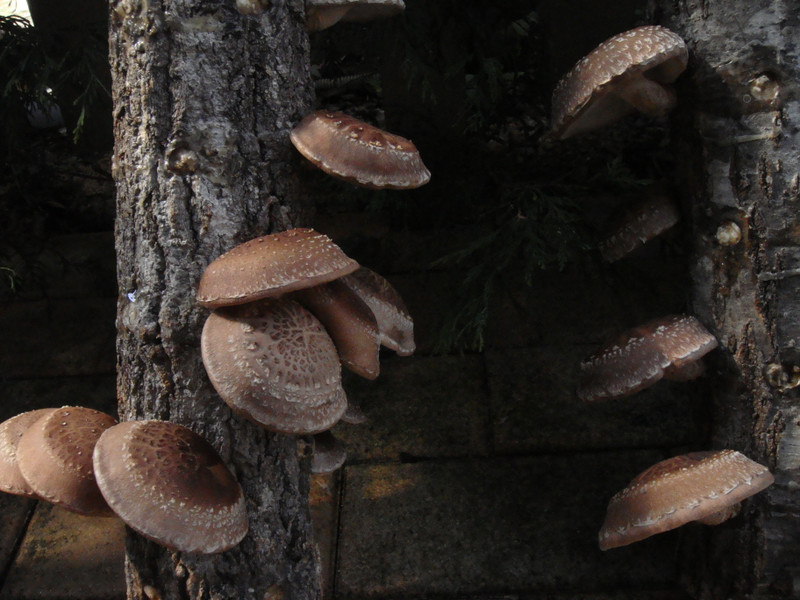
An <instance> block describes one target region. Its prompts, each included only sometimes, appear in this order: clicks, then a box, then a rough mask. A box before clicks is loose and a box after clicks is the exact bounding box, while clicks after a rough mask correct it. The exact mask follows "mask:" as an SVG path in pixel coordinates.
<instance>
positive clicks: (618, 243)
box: [599, 194, 680, 262]
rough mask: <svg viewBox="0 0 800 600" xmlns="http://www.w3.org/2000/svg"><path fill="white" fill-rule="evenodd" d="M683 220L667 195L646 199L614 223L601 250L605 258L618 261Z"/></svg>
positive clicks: (602, 242) (623, 213)
mask: <svg viewBox="0 0 800 600" xmlns="http://www.w3.org/2000/svg"><path fill="white" fill-rule="evenodd" d="M679 219H680V213H678V207H677V206H675V203H674V202H673V201H672V200H670V198H669V197H667V196H665V195H663V194H657V195H655V196H652V197H650V198H645V199H644V200H642V201H640V202H636V203H634V204H633V205H631V206H629V207H627V208H626V209H625V210H624V211H623V212H622V213H621V214H620V215H619V216H618V217H616V218H614V219H612V223H611V225H610V226H609V228H608V231H607V232H606V235H605V236H604V238H603V239H602V240H601V241H600V244H599V248H600V253H601V254H602V255H603V258H604V259H605V260H607V261H608V262H614V261H617V260H619V259H621V258H622V257H624V256H627V255H628V254H630V253H631V252H633V251H634V250H636V249H637V248H639V247H640V246H642V245H644V244H646V243H647V242H649V241H650V240H652V239H653V238H655V237H656V236H658V235H660V234H662V233H664V232H665V231H666V230H667V229H669V228H670V227H672V226H673V225H675V224H676V223H677V222H678V220H679Z"/></svg>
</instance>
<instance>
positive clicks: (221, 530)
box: [94, 421, 248, 554]
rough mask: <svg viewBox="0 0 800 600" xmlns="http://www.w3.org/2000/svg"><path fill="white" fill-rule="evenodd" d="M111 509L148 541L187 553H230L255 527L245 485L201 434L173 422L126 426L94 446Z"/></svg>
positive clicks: (111, 431)
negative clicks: (249, 519) (249, 517)
mask: <svg viewBox="0 0 800 600" xmlns="http://www.w3.org/2000/svg"><path fill="white" fill-rule="evenodd" d="M94 471H95V473H96V475H97V483H98V485H99V486H100V490H102V493H103V495H104V496H105V498H106V500H107V501H108V504H109V505H110V506H111V508H112V509H113V510H114V512H115V513H116V514H117V515H119V517H120V518H121V519H122V520H123V521H124V522H125V523H126V524H127V525H128V526H129V527H131V529H134V530H135V531H137V532H138V533H140V534H141V535H143V536H144V537H146V538H148V539H151V540H153V541H155V542H157V543H159V544H162V545H164V546H167V547H169V548H173V549H176V550H180V551H182V552H202V553H206V554H210V553H215V552H222V551H223V550H227V549H229V548H232V547H233V546H235V545H236V544H238V543H239V542H240V541H241V539H242V538H243V537H244V536H245V534H246V533H247V529H248V524H247V511H246V508H245V501H244V495H243V493H242V488H241V487H240V486H239V483H238V482H237V481H236V479H235V478H234V476H233V475H232V474H231V472H230V471H229V470H228V468H227V467H226V466H225V463H223V462H222V459H221V458H220V457H219V455H218V454H217V452H216V451H215V450H214V448H213V447H212V446H211V445H210V444H209V443H208V442H207V441H206V440H205V439H204V438H202V437H201V436H199V435H198V434H196V433H194V432H193V431H192V430H190V429H187V428H186V427H183V426H181V425H177V424H175V423H169V422H167V421H126V422H124V423H120V424H119V425H115V426H114V427H110V428H109V429H107V430H106V431H105V432H104V433H103V435H101V436H100V439H99V440H98V442H97V445H96V446H95V449H94Z"/></svg>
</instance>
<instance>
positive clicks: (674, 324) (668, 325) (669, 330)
mask: <svg viewBox="0 0 800 600" xmlns="http://www.w3.org/2000/svg"><path fill="white" fill-rule="evenodd" d="M643 329H644V331H645V332H646V333H647V334H649V335H650V336H651V338H652V339H653V342H654V343H655V345H656V347H657V348H658V349H659V351H660V352H661V353H662V354H663V355H664V356H665V357H666V358H667V360H668V361H669V366H670V367H672V368H673V369H676V370H678V369H682V368H683V367H685V366H686V365H688V364H689V363H692V362H694V361H696V360H698V359H699V358H701V357H703V356H705V355H706V354H708V353H709V352H711V351H712V350H713V349H714V348H716V347H717V345H718V342H717V338H715V337H714V336H713V335H711V334H710V333H709V332H708V330H707V329H706V328H705V327H703V324H702V323H700V321H698V320H697V318H696V317H693V316H690V315H671V316H667V317H662V318H660V319H655V320H653V321H650V322H649V323H648V324H646V325H644V326H643Z"/></svg>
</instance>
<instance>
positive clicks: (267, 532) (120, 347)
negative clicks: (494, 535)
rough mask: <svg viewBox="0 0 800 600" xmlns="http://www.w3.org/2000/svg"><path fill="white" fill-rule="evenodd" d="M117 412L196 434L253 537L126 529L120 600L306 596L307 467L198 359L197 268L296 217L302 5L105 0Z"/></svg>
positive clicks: (302, 100)
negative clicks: (175, 540) (150, 534)
mask: <svg viewBox="0 0 800 600" xmlns="http://www.w3.org/2000/svg"><path fill="white" fill-rule="evenodd" d="M110 10H111V12H110V15H111V32H110V58H111V68H112V74H113V80H114V81H113V96H114V133H115V152H114V165H113V169H114V177H115V180H116V182H117V191H118V198H117V222H116V247H117V254H118V261H117V268H118V281H119V301H118V317H117V326H118V342H117V355H118V359H117V360H118V384H117V385H118V388H117V391H118V398H119V403H120V417H121V418H122V419H140V418H159V419H168V420H170V421H175V422H177V423H180V424H183V425H187V426H189V427H190V428H192V429H193V430H195V431H197V432H198V433H200V434H202V435H204V436H205V437H206V438H207V439H209V441H210V442H211V443H212V445H214V446H215V447H216V448H217V450H218V451H219V452H220V454H221V455H222V457H223V458H224V459H225V460H226V462H227V463H228V465H229V466H230V467H231V469H232V471H233V472H234V473H235V474H236V476H237V477H238V478H239V481H240V482H241V484H242V487H243V489H244V492H245V496H246V499H247V509H248V516H249V520H250V531H249V533H248V535H247V536H246V538H245V539H244V540H243V541H242V543H241V544H240V545H239V546H237V547H236V548H234V549H232V550H229V551H227V552H224V553H222V554H219V555H214V556H201V555H193V554H182V553H179V552H172V551H169V550H167V549H164V548H162V547H160V546H158V545H156V544H153V543H151V542H148V541H146V540H144V539H142V538H141V537H139V536H137V535H130V536H129V539H128V544H127V551H128V554H127V578H128V597H129V598H156V597H157V598H163V599H167V598H181V599H186V598H192V599H200V598H202V599H206V598H214V599H225V600H229V599H232V598H237V599H249V598H254V599H255V598H258V599H259V600H264V599H265V598H279V597H285V598H315V597H317V596H318V590H319V584H318V574H317V570H318V566H317V561H316V557H315V553H314V548H313V543H312V541H311V528H310V523H309V517H308V507H307V491H308V475H307V469H303V468H301V467H300V465H299V463H298V459H297V449H296V444H295V440H294V439H293V438H292V437H289V436H283V435H277V434H270V433H267V432H265V431H263V430H262V429H260V428H258V427H255V426H254V425H252V424H251V423H249V422H246V421H245V420H244V419H242V418H240V417H237V416H235V415H233V414H232V413H231V411H230V410H229V409H228V408H227V407H226V406H225V404H224V403H223V402H222V401H221V400H220V399H219V397H218V396H217V395H216V393H215V392H214V390H213V388H212V387H211V385H210V383H209V381H208V379H207V377H206V374H205V371H204V369H203V365H202V362H201V358H200V350H199V346H200V332H201V329H202V325H203V323H204V321H205V318H206V316H207V314H208V313H207V311H206V310H204V309H202V308H199V307H198V306H197V304H196V302H195V299H194V295H195V289H196V285H197V282H198V280H199V278H200V275H201V274H202V271H203V269H204V268H205V266H206V265H207V264H208V263H209V262H210V261H211V260H213V259H214V258H216V257H217V256H219V255H220V254H221V253H223V252H224V251H226V250H228V249H230V248H231V247H232V246H234V245H236V244H238V243H241V242H243V241H245V240H247V239H250V238H252V237H255V236H257V235H263V234H265V233H269V232H271V231H279V230H283V229H286V228H289V227H293V226H297V225H301V224H303V223H302V222H303V221H304V220H305V219H306V217H307V214H306V209H307V207H304V206H303V205H302V204H301V202H300V198H301V194H300V188H299V183H298V180H297V178H296V176H295V175H294V173H293V171H292V168H291V160H290V159H291V158H292V154H291V152H290V148H291V146H290V144H289V142H288V132H289V130H290V128H291V127H292V125H293V124H294V123H296V122H297V121H298V120H299V119H300V118H301V116H302V114H303V113H304V112H307V110H308V106H309V105H310V101H311V93H312V92H311V85H310V75H309V69H308V38H307V34H306V33H305V30H304V24H305V15H304V7H303V2H302V0H272V2H269V1H268V0H247V1H246V0H237V1H235V0H145V1H136V0H112V1H111V3H110Z"/></svg>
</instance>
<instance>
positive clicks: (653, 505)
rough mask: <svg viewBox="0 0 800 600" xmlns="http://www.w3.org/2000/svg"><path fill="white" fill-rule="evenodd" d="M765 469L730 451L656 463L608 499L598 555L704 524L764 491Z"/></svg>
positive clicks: (767, 478) (766, 483)
mask: <svg viewBox="0 0 800 600" xmlns="http://www.w3.org/2000/svg"><path fill="white" fill-rule="evenodd" d="M773 481H774V478H773V476H772V474H771V473H770V472H769V471H768V470H767V468H766V467H764V466H762V465H760V464H758V463H757V462H754V461H752V460H750V459H749V458H747V457H746V456H744V455H743V454H741V453H740V452H737V451H736V450H719V451H708V452H693V453H690V454H685V455H681V456H675V457H673V458H669V459H667V460H664V461H661V462H659V463H657V464H655V465H653V466H652V467H650V468H649V469H647V470H646V471H644V472H643V473H641V474H639V475H638V476H637V477H636V478H635V479H634V480H633V481H631V483H630V484H629V485H628V487H626V488H625V489H623V490H622V491H620V492H618V493H617V494H615V495H614V497H613V498H611V501H610V502H609V504H608V511H607V513H606V519H605V522H604V523H603V527H602V528H601V530H600V533H599V544H600V549H601V550H607V549H609V548H616V547H619V546H625V545H627V544H631V543H633V542H638V541H639V540H643V539H645V538H647V537H650V536H651V535H654V534H656V533H662V532H664V531H669V530H670V529H675V528H676V527H680V526H681V525H684V524H685V523H688V522H690V521H697V520H700V519H705V518H706V517H709V516H711V515H714V514H715V513H718V512H720V511H724V510H726V509H727V508H728V507H730V506H732V505H734V504H737V503H739V502H741V501H742V500H744V499H745V498H748V497H750V496H752V495H753V494H757V493H758V492H760V491H761V490H763V489H764V488H766V487H768V486H769V485H770V484H772V482H773Z"/></svg>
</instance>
